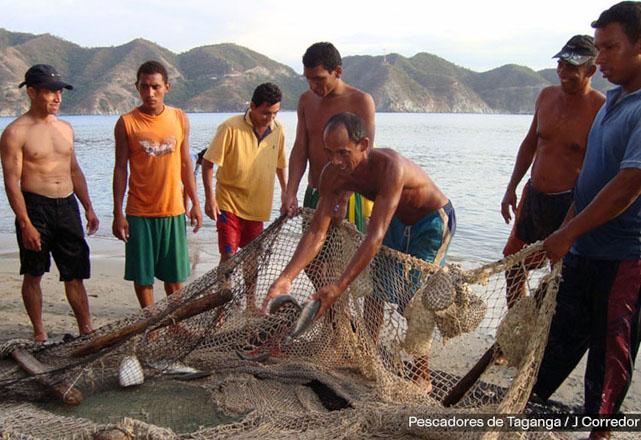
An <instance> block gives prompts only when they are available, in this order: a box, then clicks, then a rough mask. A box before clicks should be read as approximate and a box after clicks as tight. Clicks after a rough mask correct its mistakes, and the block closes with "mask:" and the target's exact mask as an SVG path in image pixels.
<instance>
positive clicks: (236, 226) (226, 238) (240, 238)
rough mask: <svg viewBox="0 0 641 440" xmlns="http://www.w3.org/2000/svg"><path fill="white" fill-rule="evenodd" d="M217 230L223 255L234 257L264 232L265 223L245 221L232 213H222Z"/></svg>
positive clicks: (219, 247) (219, 248)
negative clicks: (240, 249) (239, 250)
mask: <svg viewBox="0 0 641 440" xmlns="http://www.w3.org/2000/svg"><path fill="white" fill-rule="evenodd" d="M216 230H218V250H219V251H220V253H221V255H222V254H227V255H234V254H235V253H236V252H238V248H244V247H245V246H247V245H248V244H249V243H251V241H252V240H254V239H255V238H256V237H258V236H259V235H260V234H261V233H262V232H263V222H259V221H252V220H245V219H242V218H240V217H238V216H237V215H236V214H234V213H232V212H229V211H220V215H219V216H218V219H217V220H216Z"/></svg>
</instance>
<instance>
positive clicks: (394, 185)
mask: <svg viewBox="0 0 641 440" xmlns="http://www.w3.org/2000/svg"><path fill="white" fill-rule="evenodd" d="M323 140H324V149H325V153H326V154H327V157H328V159H329V163H328V164H327V165H326V166H325V167H324V169H323V171H322V173H321V177H320V185H319V189H320V200H319V204H318V207H317V209H316V211H315V213H314V216H313V218H312V222H311V225H310V227H309V229H308V230H307V232H305V234H304V235H303V237H302V238H301V240H300V242H299V243H298V247H297V248H296V250H295V252H294V255H293V257H292V259H291V260H290V262H289V263H288V264H287V266H286V267H285V269H284V270H283V272H282V273H281V275H280V276H279V277H278V278H277V279H276V281H274V283H273V284H272V286H271V287H270V289H269V292H268V293H267V297H266V298H265V301H264V302H263V310H265V309H266V308H267V305H268V303H269V301H270V300H271V299H273V298H275V297H277V296H279V295H282V294H287V293H289V292H290V291H291V288H292V284H291V283H292V280H294V278H295V277H296V276H297V275H298V274H299V273H300V272H301V271H302V270H303V269H304V268H305V267H306V266H307V265H308V264H309V263H310V262H311V261H312V260H313V259H314V257H315V256H316V255H317V254H318V252H319V251H320V249H321V247H322V245H323V242H324V240H325V237H326V236H327V231H328V229H329V226H330V224H331V222H332V217H333V213H334V210H335V207H336V206H339V204H340V201H341V200H342V197H344V195H345V193H347V192H357V193H359V194H363V195H364V196H365V197H367V198H368V199H370V200H373V201H374V209H373V211H372V216H371V218H370V222H369V225H368V227H367V235H366V236H365V239H364V240H363V242H362V244H361V245H360V247H359V248H358V249H357V251H356V253H355V254H354V255H353V257H352V258H351V260H350V262H349V263H348V265H347V267H346V268H345V270H344V272H343V273H342V275H341V276H340V277H339V278H338V279H337V280H336V281H334V282H333V283H331V284H328V285H326V286H324V287H322V288H321V289H319V290H318V291H317V292H316V293H315V294H314V295H312V296H311V297H310V299H311V300H318V301H320V306H319V309H318V312H317V313H316V318H318V317H320V316H321V315H323V314H324V313H325V312H326V311H327V309H328V308H330V307H331V306H332V304H334V303H335V302H336V300H337V299H338V298H339V297H340V296H341V294H342V293H343V292H344V291H345V290H346V289H347V287H348V286H349V285H350V283H351V282H352V281H353V280H354V279H355V278H356V277H357V276H358V275H359V274H360V273H361V271H363V269H365V267H366V266H367V265H368V264H369V263H370V262H371V261H372V259H373V258H374V256H375V255H376V253H377V252H378V250H379V248H380V247H381V244H384V245H386V246H388V247H391V248H393V249H396V250H399V251H401V252H404V253H407V254H410V255H412V256H414V257H417V258H420V259H422V260H425V261H428V262H430V263H435V264H440V265H444V264H445V254H446V253H447V249H448V247H449V244H450V240H451V237H452V235H453V234H454V231H455V229H456V217H455V213H454V208H453V207H452V204H451V203H450V201H449V200H448V198H447V197H446V196H445V194H443V192H442V191H441V190H440V189H439V188H438V186H437V185H436V184H435V183H434V182H433V181H432V180H431V179H430V178H429V176H428V175H427V174H426V173H425V172H424V171H423V170H422V169H421V168H420V167H419V166H418V165H416V164H414V163H413V162H411V161H410V160H408V159H406V158H405V157H403V156H401V155H400V154H398V153H397V152H396V151H394V150H390V149H387V148H377V149H375V150H374V149H369V148H368V147H369V138H368V137H367V131H366V130H365V126H364V124H363V121H362V120H361V119H360V118H359V117H358V116H356V115H355V114H353V113H348V112H343V113H338V114H336V115H334V116H332V117H331V118H330V119H329V120H328V122H327V124H326V125H325V129H324V133H323ZM382 296H385V295H382ZM380 299H381V300H385V301H399V299H398V298H391V297H389V296H387V297H383V298H380ZM403 300H404V304H399V308H401V309H402V308H403V306H404V305H405V304H406V303H407V301H409V298H408V299H403ZM375 304H377V306H376V307H375V310H373V311H372V312H373V313H370V314H368V315H369V316H371V317H373V319H372V321H373V322H372V323H371V325H370V326H369V331H370V333H371V334H372V337H373V338H375V339H376V338H377V337H378V332H379V331H380V326H381V324H382V320H383V303H382V301H377V302H376V303H375ZM418 363H419V362H418V360H417V364H418ZM421 365H422V366H423V368H421V370H422V372H421V374H420V376H421V377H420V379H422V381H423V382H425V387H426V389H428V391H429V390H430V389H431V383H430V380H429V373H428V370H427V359H423V360H422V362H421Z"/></svg>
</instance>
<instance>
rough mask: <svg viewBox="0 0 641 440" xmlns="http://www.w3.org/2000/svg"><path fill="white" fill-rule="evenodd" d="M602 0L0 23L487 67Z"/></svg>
mask: <svg viewBox="0 0 641 440" xmlns="http://www.w3.org/2000/svg"><path fill="white" fill-rule="evenodd" d="M613 4H614V2H612V1H601V0H584V1H580V0H554V1H550V0H538V1H522V0H512V1H500V0H475V1H469V0H456V1H452V0H442V1H438V2H433V1H431V0H416V1H414V0H392V1H385V2H382V1H378V0H369V1H361V0H325V1H318V0H308V1H306V0H264V1H259V0H235V1H234V0H222V1H220V0H208V1H205V0H180V1H176V0H174V1H166V0H101V1H96V0H29V1H25V0H0V10H1V11H3V12H2V14H0V27H2V28H5V29H7V30H9V31H14V32H27V33H34V34H41V33H50V34H53V35H56V36H58V37H61V38H64V39H65V40H68V41H72V42H74V43H76V44H79V45H80V46H83V47H102V46H118V45H121V44H124V43H127V42H129V41H131V40H133V39H135V38H145V39H147V40H150V41H153V42H155V43H157V44H159V45H161V46H163V47H165V48H167V49H170V50H171V51H173V52H176V53H181V52H185V51H187V50H189V49H192V48H194V47H199V46H205V45H210V44H217V43H236V44H239V45H241V46H245V47H247V48H249V49H252V50H254V51H256V52H259V53H261V54H263V55H266V56H268V57H269V58H272V59H273V60H275V61H278V62H281V63H284V64H287V65H289V66H291V67H292V68H293V69H294V70H296V71H297V72H302V62H301V57H302V54H303V53H304V52H305V49H306V48H307V47H308V46H309V45H311V44H312V43H315V42H317V41H331V42H332V43H334V45H335V46H336V47H337V48H338V50H339V51H340V53H341V55H342V56H348V55H374V56H380V55H384V54H389V53H398V54H401V55H404V56H407V57H410V56H413V55H415V54H416V53H419V52H429V53H432V54H435V55H438V56H440V57H442V58H445V59H446V60H448V61H451V62H453V63H455V64H458V65H459V66H462V67H466V68H469V69H472V70H475V71H477V72H484V71H487V70H490V69H493V68H496V67H500V66H502V65H505V64H520V65H525V66H528V67H530V68H532V69H534V70H540V69H545V68H551V67H555V65H556V63H555V61H554V60H552V58H551V57H552V56H553V55H554V54H555V53H556V52H558V51H559V50H560V49H561V47H562V46H563V44H565V42H566V41H567V40H568V39H569V38H570V37H571V36H572V35H575V34H589V35H593V29H592V28H591V27H590V23H591V22H592V21H593V20H595V19H596V18H598V16H599V14H600V13H601V12H602V11H603V10H605V9H607V8H608V7H610V6H611V5H613Z"/></svg>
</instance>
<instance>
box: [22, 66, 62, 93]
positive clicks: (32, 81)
mask: <svg viewBox="0 0 641 440" xmlns="http://www.w3.org/2000/svg"><path fill="white" fill-rule="evenodd" d="M24 85H26V86H34V87H39V88H43V89H48V90H62V89H68V90H72V89H73V86H72V85H71V84H67V83H66V82H64V81H62V80H61V79H60V74H59V73H58V71H57V70H56V69H54V68H53V66H50V65H49V64H36V65H34V66H31V67H30V68H29V70H27V73H25V74H24V81H22V82H21V83H20V85H19V86H18V87H22V86H24Z"/></svg>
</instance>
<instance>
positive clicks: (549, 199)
mask: <svg viewBox="0 0 641 440" xmlns="http://www.w3.org/2000/svg"><path fill="white" fill-rule="evenodd" d="M595 56H596V48H595V47H594V41H593V39H592V37H590V36H587V35H575V36H574V37H572V38H570V40H569V41H568V42H567V43H566V45H565V46H563V49H561V51H560V52H559V53H557V54H556V55H554V57H553V58H558V59H559V60H558V62H557V68H556V72H557V75H558V77H559V80H560V83H561V84H560V85H558V86H550V87H546V88H545V89H543V90H542V91H541V93H540V94H539V96H538V98H537V101H536V107H535V111H534V118H533V120H532V124H531V125H530V130H529V131H528V133H527V135H526V136H525V139H524V140H523V143H522V144H521V146H520V148H519V151H518V154H517V156H516V163H515V164H514V170H513V171H512V177H511V178H510V182H509V183H508V186H507V189H506V190H505V195H504V196H503V200H502V201H501V214H502V215H503V218H504V219H505V222H506V223H509V222H510V220H511V218H512V216H511V212H510V207H511V208H512V213H514V214H515V219H514V227H513V228H512V233H511V234H510V238H509V239H508V242H507V244H506V245H505V248H504V249H503V254H504V255H505V256H508V255H512V254H514V253H516V252H518V251H519V250H521V249H522V248H523V247H525V246H526V245H527V244H531V243H534V242H535V241H538V240H543V239H545V238H546V237H547V236H548V235H550V234H551V233H552V232H553V231H555V230H556V229H557V228H558V227H559V226H560V225H561V223H562V222H563V219H564V218H565V215H566V213H567V211H568V208H569V207H570V204H571V203H572V189H573V188H574V184H575V182H576V178H577V176H578V175H579V170H580V169H581V165H582V163H583V155H584V154H585V146H586V143H587V139H588V132H589V130H590V126H591V125H592V120H593V119H594V116H595V115H596V113H597V111H598V110H599V107H601V105H602V104H603V101H604V97H603V95H602V94H601V93H600V92H598V91H596V90H593V89H592V88H591V86H590V80H591V77H592V75H593V74H594V72H595V71H596V67H595V65H594V58H595ZM530 165H532V171H531V176H530V179H529V180H528V181H527V183H526V184H525V185H524V188H523V194H522V196H521V200H520V203H519V204H518V208H517V197H516V187H517V186H518V184H519V182H520V181H521V179H522V178H523V176H524V175H525V173H526V171H527V170H528V168H529V167H530ZM541 260H542V259H541V256H535V257H534V258H533V259H532V261H529V262H528V264H527V266H528V267H529V268H530V269H532V268H535V267H536V266H537V263H540V261H541ZM524 272H525V271H524V269H522V268H519V269H513V270H511V271H509V272H507V273H506V278H507V292H506V293H507V302H508V306H509V307H511V306H512V305H514V303H515V302H516V301H517V300H518V299H519V298H520V297H522V296H523V295H525V283H524V281H523V280H525V273H524ZM503 362H504V359H503V358H499V360H498V363H503Z"/></svg>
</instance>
